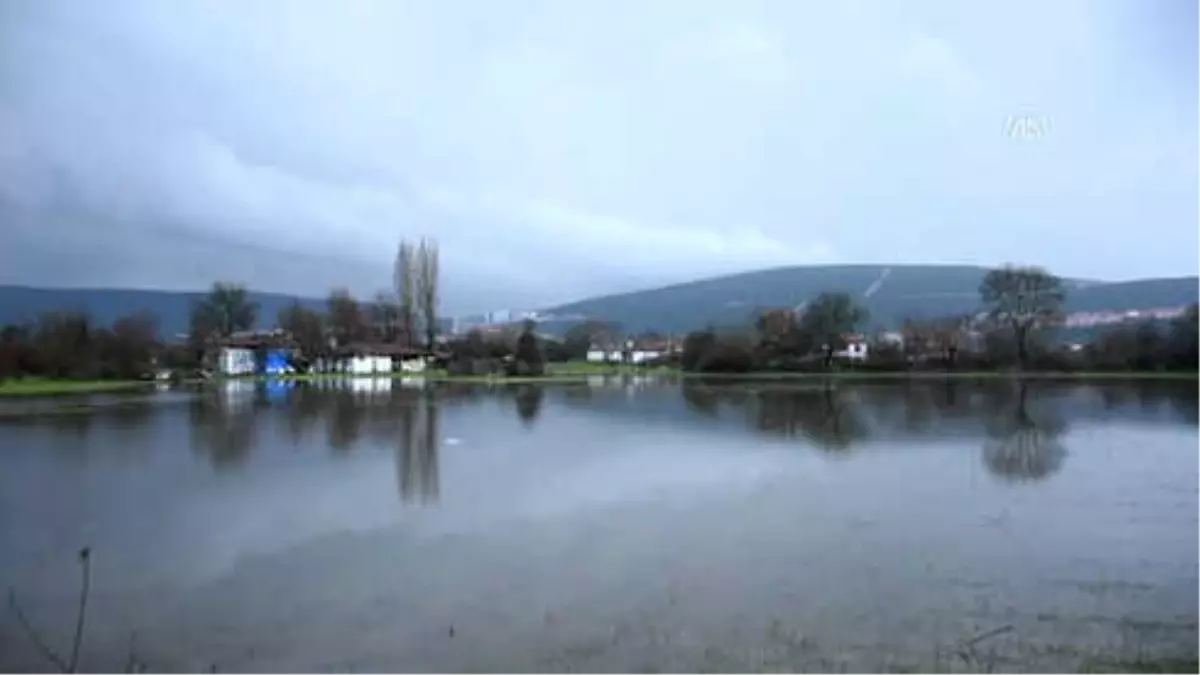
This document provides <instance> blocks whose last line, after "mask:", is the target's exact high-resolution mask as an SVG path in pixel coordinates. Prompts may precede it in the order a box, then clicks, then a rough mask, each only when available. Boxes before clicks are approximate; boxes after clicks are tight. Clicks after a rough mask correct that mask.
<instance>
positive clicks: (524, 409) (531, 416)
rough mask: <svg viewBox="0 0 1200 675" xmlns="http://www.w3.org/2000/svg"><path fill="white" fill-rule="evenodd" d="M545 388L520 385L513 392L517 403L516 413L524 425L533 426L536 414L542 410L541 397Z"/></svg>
mask: <svg viewBox="0 0 1200 675" xmlns="http://www.w3.org/2000/svg"><path fill="white" fill-rule="evenodd" d="M544 393H545V390H544V389H543V388H542V387H540V386H537V385H521V386H519V387H517V390H516V392H515V393H514V399H515V400H516V404H517V415H518V416H519V417H520V418H521V422H522V423H523V424H525V426H530V427H531V426H533V423H534V422H535V421H537V417H538V414H539V413H540V412H541V411H542V397H543V395H544Z"/></svg>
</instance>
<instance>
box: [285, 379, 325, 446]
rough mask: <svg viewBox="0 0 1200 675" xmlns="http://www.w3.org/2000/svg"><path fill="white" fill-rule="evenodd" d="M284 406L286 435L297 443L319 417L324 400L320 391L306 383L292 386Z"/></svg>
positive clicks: (310, 429)
mask: <svg viewBox="0 0 1200 675" xmlns="http://www.w3.org/2000/svg"><path fill="white" fill-rule="evenodd" d="M289 393H290V395H289V397H288V405H286V406H285V407H284V410H285V413H286V418H285V419H286V423H287V432H288V436H290V437H291V439H292V443H299V442H300V440H301V439H303V438H304V437H305V436H307V435H308V434H309V433H310V432H311V431H312V428H313V426H314V425H315V424H316V422H317V420H318V419H320V417H321V404H322V401H323V400H325V397H324V395H323V394H322V392H320V391H318V390H316V389H315V388H313V387H310V386H307V385H301V386H297V387H295V388H293V389H292V390H291V391H290V392H289Z"/></svg>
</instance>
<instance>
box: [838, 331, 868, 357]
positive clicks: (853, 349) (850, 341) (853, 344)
mask: <svg viewBox="0 0 1200 675" xmlns="http://www.w3.org/2000/svg"><path fill="white" fill-rule="evenodd" d="M845 337H846V348H845V349H842V350H840V351H836V352H834V353H833V355H834V356H836V357H838V358H842V359H849V360H851V361H866V360H867V341H866V340H864V339H863V337H862V336H861V335H847V336H845Z"/></svg>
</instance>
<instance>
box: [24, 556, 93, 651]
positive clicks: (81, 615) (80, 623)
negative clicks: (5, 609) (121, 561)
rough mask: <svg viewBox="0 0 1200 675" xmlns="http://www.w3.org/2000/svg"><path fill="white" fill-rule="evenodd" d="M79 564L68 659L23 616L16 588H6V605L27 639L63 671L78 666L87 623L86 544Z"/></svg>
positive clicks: (88, 571) (88, 573) (89, 576)
mask: <svg viewBox="0 0 1200 675" xmlns="http://www.w3.org/2000/svg"><path fill="white" fill-rule="evenodd" d="M79 564H80V565H81V566H82V572H83V585H82V587H81V588H80V590H79V610H78V612H77V613H76V616H75V639H74V640H73V641H72V643H71V659H70V660H69V661H63V659H62V657H60V656H59V655H58V654H56V653H54V650H53V649H50V647H48V646H47V645H46V643H45V642H43V641H42V637H41V635H39V634H38V632H37V630H36V629H35V628H34V627H33V625H32V624H31V623H29V619H28V618H26V617H25V612H23V611H22V610H21V605H20V603H18V602H17V591H16V589H13V588H9V589H8V606H9V607H11V608H12V611H13V614H14V615H15V616H16V617H17V622H18V623H20V624H21V628H23V629H24V630H25V633H26V635H28V636H29V641H30V642H32V643H33V646H34V647H36V648H37V650H38V651H39V652H41V654H42V657H43V658H45V659H46V660H47V661H49V662H50V663H52V664H54V666H55V667H56V668H58V669H59V670H60V671H62V672H64V673H74V672H75V671H76V669H77V668H78V667H79V647H80V645H81V644H83V630H84V627H85V626H86V623H87V601H88V592H89V591H90V590H91V580H92V556H91V549H90V548H88V547H87V546H85V547H83V548H82V549H80V550H79Z"/></svg>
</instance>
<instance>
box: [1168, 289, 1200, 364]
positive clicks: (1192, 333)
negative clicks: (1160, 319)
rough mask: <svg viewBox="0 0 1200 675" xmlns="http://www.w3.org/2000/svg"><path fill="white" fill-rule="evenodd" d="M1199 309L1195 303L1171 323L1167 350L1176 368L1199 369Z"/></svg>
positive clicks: (1171, 362)
mask: <svg viewBox="0 0 1200 675" xmlns="http://www.w3.org/2000/svg"><path fill="white" fill-rule="evenodd" d="M1198 327H1200V320H1198V308H1197V305H1196V304H1195V303H1193V304H1192V305H1191V306H1189V307H1188V308H1187V309H1186V310H1184V312H1183V314H1182V315H1180V316H1178V317H1176V318H1175V319H1173V320H1172V321H1171V327H1170V329H1169V331H1168V337H1167V350H1168V352H1169V359H1170V364H1171V366H1172V367H1175V368H1191V369H1193V370H1194V369H1195V368H1196V367H1197V356H1198V352H1200V344H1198V342H1197V328H1198Z"/></svg>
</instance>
